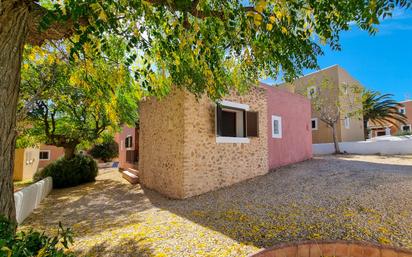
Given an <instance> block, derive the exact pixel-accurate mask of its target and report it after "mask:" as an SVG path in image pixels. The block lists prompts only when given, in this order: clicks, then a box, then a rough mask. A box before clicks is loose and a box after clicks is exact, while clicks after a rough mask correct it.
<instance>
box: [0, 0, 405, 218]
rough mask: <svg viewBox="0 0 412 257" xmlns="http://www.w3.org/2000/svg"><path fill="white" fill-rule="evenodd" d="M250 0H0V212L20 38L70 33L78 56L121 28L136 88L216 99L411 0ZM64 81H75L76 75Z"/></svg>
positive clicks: (8, 201) (289, 67) (10, 204)
mask: <svg viewBox="0 0 412 257" xmlns="http://www.w3.org/2000/svg"><path fill="white" fill-rule="evenodd" d="M249 3H250V5H248V6H246V5H245V3H244V1H240V0H238V1H226V0H215V1H206V0H192V1H191V0H179V1H173V0H129V1H126V0H118V1H113V0H107V1H104V0H87V1H86V0H71V1H51V0H41V1H27V0H1V4H0V28H1V29H0V96H1V98H0V121H1V123H0V171H1V173H0V191H1V194H2V198H1V199H0V214H2V215H5V216H6V217H8V218H10V219H14V216H15V213H14V201H13V183H12V177H13V176H12V172H13V159H14V150H15V141H16V111H17V103H18V92H19V88H20V79H21V78H20V71H21V67H22V55H23V49H24V45H26V44H30V45H38V46H39V45H42V44H43V43H44V42H45V41H46V40H61V39H62V38H70V40H71V41H72V43H73V45H72V47H71V49H70V52H67V54H68V56H69V57H70V60H71V61H76V58H79V55H80V56H81V53H83V52H84V51H86V49H85V48H91V49H93V50H95V51H96V52H100V51H101V50H102V51H104V50H105V49H106V48H107V45H108V44H109V42H108V38H107V35H111V36H113V37H119V38H122V39H123V40H124V41H125V42H126V51H127V58H126V60H125V62H124V65H125V71H127V72H128V73H130V74H132V76H133V77H134V81H135V83H136V85H137V86H138V87H139V88H140V90H141V92H144V93H145V94H148V95H165V94H167V93H168V92H170V88H171V86H172V85H175V86H178V87H181V88H184V89H186V90H188V91H189V92H191V93H193V94H195V95H196V96H200V95H204V94H207V95H208V96H209V97H210V98H212V99H218V98H221V97H222V96H223V95H225V94H227V93H228V92H229V90H231V89H236V90H239V91H242V90H246V89H248V88H249V87H250V85H251V84H253V83H255V82H257V80H258V78H259V77H266V76H271V77H273V78H277V76H278V75H279V73H280V72H282V74H283V75H284V78H285V79H286V80H287V81H289V80H291V79H292V78H294V77H296V76H297V75H299V74H300V73H301V72H302V70H303V69H304V68H316V67H317V61H316V59H317V56H318V55H320V54H322V50H321V48H320V46H319V44H320V43H321V42H319V41H318V39H319V38H321V39H322V40H324V42H326V43H327V44H329V45H330V46H331V47H332V48H333V49H339V32H340V31H342V30H348V29H349V25H348V24H349V22H355V23H356V24H358V25H359V26H360V27H361V28H362V29H364V30H366V31H368V32H369V33H374V32H376V28H375V27H374V26H375V25H376V24H378V22H379V18H381V17H385V16H387V15H390V14H391V13H392V12H393V10H394V8H397V7H399V6H400V7H409V6H410V0H382V1H375V0H369V1H368V0H367V1H363V0H342V1H308V0H295V1H284V0H282V1H279V0H267V1H262V0H257V1H256V0H252V1H249ZM250 14H252V15H250ZM269 24H270V25H269ZM182 38H185V39H186V42H184V43H183V44H182V40H181V39H182ZM86 46H87V47H86ZM247 48H248V49H249V54H246V51H244V50H245V49H247ZM159 57H160V58H159ZM176 57H178V59H177V58H176ZM80 58H81V57H80ZM136 63H137V64H136ZM85 65H86V68H85V69H90V68H91V67H90V66H89V65H87V64H85ZM93 72H94V71H93V70H90V73H93ZM96 72H98V71H96ZM71 81H72V82H78V81H77V80H76V77H73V78H72V79H71ZM76 84H77V83H76ZM86 86H87V85H86Z"/></svg>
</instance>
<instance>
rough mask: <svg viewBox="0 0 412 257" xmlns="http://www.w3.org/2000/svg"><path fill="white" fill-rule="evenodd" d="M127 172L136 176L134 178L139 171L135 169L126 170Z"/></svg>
mask: <svg viewBox="0 0 412 257" xmlns="http://www.w3.org/2000/svg"><path fill="white" fill-rule="evenodd" d="M127 171H128V172H130V173H132V174H134V175H136V176H139V171H138V170H136V169H133V168H128V169H127Z"/></svg>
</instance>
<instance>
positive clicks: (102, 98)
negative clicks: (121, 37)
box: [19, 40, 139, 159]
mask: <svg viewBox="0 0 412 257" xmlns="http://www.w3.org/2000/svg"><path fill="white" fill-rule="evenodd" d="M67 44H69V43H67V42H63V43H61V44H59V45H58V46H56V45H54V46H52V45H45V46H44V47H43V48H39V47H34V48H27V49H26V54H25V56H24V57H25V58H24V61H23V63H24V65H25V67H26V68H23V70H22V82H21V90H20V102H19V114H20V115H19V117H20V118H21V120H20V121H21V122H22V123H23V126H25V125H26V124H27V123H29V124H30V126H29V127H28V128H23V130H22V131H23V132H22V134H21V135H20V137H21V138H19V139H20V140H25V139H26V137H25V136H26V135H29V136H30V137H31V138H35V139H36V140H34V142H38V143H45V144H49V145H54V146H57V147H63V148H64V152H65V156H64V157H65V158H66V159H71V158H73V157H74V152H75V149H76V146H77V145H79V144H80V143H93V142H94V141H95V140H97V139H98V138H99V137H100V135H101V134H102V133H103V132H104V131H107V130H111V131H115V130H116V129H117V128H118V127H119V126H120V125H121V124H122V123H127V124H129V125H134V124H135V122H136V121H137V102H138V98H139V89H138V88H137V87H136V84H135V83H134V81H133V80H132V78H131V77H130V74H129V73H128V72H126V68H125V67H124V64H123V61H124V60H123V59H124V54H125V45H124V44H122V42H120V41H118V40H111V41H110V45H109V46H108V48H107V49H106V51H103V52H102V54H99V55H98V56H95V55H93V52H92V51H89V53H87V52H88V51H85V52H84V54H82V55H81V56H80V57H79V58H77V59H76V61H72V62H70V61H69V60H68V58H67V56H68V53H67V52H65V49H66V48H67V47H66V46H67ZM33 55H34V56H35V57H34V58H32V56H33ZM31 142H33V141H31ZM20 144H22V145H24V143H20Z"/></svg>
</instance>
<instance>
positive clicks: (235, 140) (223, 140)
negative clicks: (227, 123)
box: [215, 100, 250, 144]
mask: <svg viewBox="0 0 412 257" xmlns="http://www.w3.org/2000/svg"><path fill="white" fill-rule="evenodd" d="M219 103H220V104H221V105H222V109H224V107H228V108H236V109H242V110H245V111H249V109H250V107H249V105H247V104H241V103H236V102H231V101H226V100H222V101H219ZM216 119H217V115H215V125H216V126H217V120H216ZM216 129H217V128H215V130H216ZM216 143H218V144H248V143H250V139H249V138H248V137H222V136H218V135H216Z"/></svg>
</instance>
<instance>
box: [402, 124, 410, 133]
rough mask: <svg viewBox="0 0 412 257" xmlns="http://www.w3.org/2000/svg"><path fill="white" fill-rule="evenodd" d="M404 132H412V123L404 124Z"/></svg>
mask: <svg viewBox="0 0 412 257" xmlns="http://www.w3.org/2000/svg"><path fill="white" fill-rule="evenodd" d="M404 127H409V130H404V129H403V128H404ZM402 132H412V124H405V125H402Z"/></svg>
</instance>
